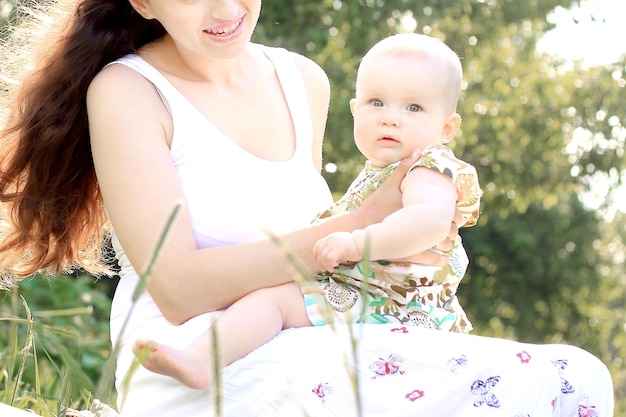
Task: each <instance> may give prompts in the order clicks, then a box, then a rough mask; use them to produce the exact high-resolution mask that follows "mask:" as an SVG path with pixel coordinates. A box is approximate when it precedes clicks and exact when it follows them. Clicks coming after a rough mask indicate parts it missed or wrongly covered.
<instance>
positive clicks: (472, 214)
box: [303, 145, 480, 333]
mask: <svg viewBox="0 0 626 417" xmlns="http://www.w3.org/2000/svg"><path fill="white" fill-rule="evenodd" d="M398 165H399V163H395V164H392V165H389V166H387V167H384V168H377V167H374V166H372V164H370V163H369V161H368V162H367V163H366V166H365V168H364V169H363V170H362V171H361V173H360V174H359V175H358V176H357V178H356V179H355V180H354V182H353V183H352V185H351V186H350V187H349V189H348V191H347V192H346V194H345V195H344V196H343V197H342V198H341V199H339V201H337V202H336V203H335V204H334V205H333V206H332V207H331V208H329V209H328V210H326V211H325V212H323V213H322V214H320V215H319V216H318V218H317V219H316V220H319V219H324V218H327V217H330V216H334V215H337V214H340V213H343V212H345V211H351V210H355V209H356V208H358V207H359V206H360V204H361V203H362V202H363V201H364V200H365V199H366V198H367V197H368V196H369V195H370V194H372V193H373V192H374V191H375V190H376V189H377V188H378V187H379V186H380V185H381V184H382V183H384V181H385V180H386V179H387V178H388V177H389V176H390V175H391V173H393V171H394V170H395V169H396V168H397V167H398ZM416 167H426V168H430V169H433V170H436V171H437V172H440V173H441V174H443V175H445V176H447V177H449V178H450V179H451V180H452V182H453V183H454V185H455V186H456V189H457V193H458V200H457V207H458V209H459V211H461V213H462V216H463V221H462V223H461V225H460V226H465V227H467V226H473V225H475V224H476V221H477V219H478V212H479V206H480V187H479V184H478V175H477V174H476V170H475V169H474V167H473V166H472V165H470V164H467V163H466V162H463V161H461V160H459V159H457V158H456V157H455V156H454V154H453V153H452V151H451V150H450V149H449V148H448V147H446V146H442V145H439V146H432V147H429V148H427V149H426V150H424V152H423V153H422V156H421V158H420V159H419V160H418V161H417V162H416V163H415V164H414V165H413V167H412V168H411V169H414V168H416ZM468 263H469V261H468V258H467V255H466V253H465V249H464V248H463V245H462V242H461V238H460V237H457V240H456V242H454V245H453V248H452V250H451V257H450V262H449V263H448V265H447V266H445V267H443V268H441V267H434V266H429V265H421V264H412V263H408V262H388V261H375V262H370V261H360V262H357V263H352V264H342V265H340V266H339V267H337V268H335V270H334V271H332V272H327V273H323V272H322V273H320V274H319V276H318V278H319V279H320V280H319V281H317V282H312V283H310V284H307V285H305V286H303V293H304V299H305V305H306V307H307V313H308V315H309V318H310V320H311V322H312V323H313V324H314V325H324V324H328V323H332V322H340V323H396V324H402V325H403V324H409V325H416V326H420V327H425V328H430V329H439V330H445V331H452V332H459V333H467V332H469V331H470V330H471V329H472V326H471V324H470V322H469V320H468V319H467V317H466V315H465V312H464V311H463V308H462V307H461V305H460V304H459V302H458V299H457V297H456V292H457V289H458V286H459V283H460V282H461V279H462V278H463V275H464V274H465V271H466V269H467V265H468Z"/></svg>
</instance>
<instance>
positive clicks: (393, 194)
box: [356, 150, 422, 227]
mask: <svg viewBox="0 0 626 417" xmlns="http://www.w3.org/2000/svg"><path fill="white" fill-rule="evenodd" d="M421 155H422V151H421V150H416V151H415V152H413V154H412V155H411V156H409V157H407V158H404V159H403V160H402V161H401V162H400V165H399V166H398V168H396V170H395V171H394V172H393V173H392V174H391V176H390V177H389V178H388V179H387V180H386V181H385V182H384V183H383V184H382V185H381V186H380V187H379V188H378V189H377V190H376V191H374V192H373V193H372V195H370V196H369V197H367V198H366V199H365V200H364V201H363V203H362V204H361V205H360V207H359V208H358V209H357V210H356V212H357V213H358V214H359V215H360V216H362V218H363V220H364V222H365V223H364V226H363V227H365V226H367V225H370V224H374V223H380V222H382V221H383V219H384V218H385V217H387V216H388V215H390V214H391V213H393V212H395V211H398V210H400V209H401V208H402V192H401V191H400V184H401V183H402V180H403V179H404V177H405V176H406V174H407V172H408V170H409V168H411V166H413V164H414V163H415V162H416V161H417V160H418V159H419V157H420V156H421Z"/></svg>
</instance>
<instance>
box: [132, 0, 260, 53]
mask: <svg viewBox="0 0 626 417" xmlns="http://www.w3.org/2000/svg"><path fill="white" fill-rule="evenodd" d="M130 1H131V4H132V5H133V7H135V9H136V10H137V11H138V12H139V13H140V14H142V15H143V16H144V17H146V18H148V19H156V20H158V21H159V22H160V23H161V24H162V25H163V27H164V28H165V30H167V32H168V34H169V35H170V36H171V37H172V39H173V40H174V42H175V43H176V45H177V47H178V48H180V49H181V50H185V51H189V52H191V53H194V54H199V55H205V56H210V57H214V58H222V59H229V58H233V57H235V56H237V55H238V54H240V53H241V51H243V49H244V48H245V47H246V45H247V44H248V42H249V41H250V38H251V37H252V32H253V31H254V28H255V26H256V24H257V21H258V19H259V15H260V12H261V0H130Z"/></svg>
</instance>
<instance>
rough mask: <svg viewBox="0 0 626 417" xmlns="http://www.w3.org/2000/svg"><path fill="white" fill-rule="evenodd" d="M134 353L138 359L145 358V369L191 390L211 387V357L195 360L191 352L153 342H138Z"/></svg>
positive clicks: (134, 345)
mask: <svg viewBox="0 0 626 417" xmlns="http://www.w3.org/2000/svg"><path fill="white" fill-rule="evenodd" d="M133 353H134V354H135V356H137V357H143V356H145V360H144V361H143V362H142V365H143V367H144V368H146V369H148V370H149V371H152V372H156V373H157V374H161V375H167V376H171V377H172V378H175V379H177V380H179V381H180V382H182V383H183V384H185V385H187V386H188V387H190V388H194V389H202V388H206V387H208V386H209V385H211V358H210V357H207V358H195V357H194V356H193V353H191V352H188V351H186V350H178V349H174V348H172V347H169V346H167V345H163V344H161V343H156V342H153V341H152V340H137V341H136V342H135V343H134V344H133ZM207 356H208V355H207Z"/></svg>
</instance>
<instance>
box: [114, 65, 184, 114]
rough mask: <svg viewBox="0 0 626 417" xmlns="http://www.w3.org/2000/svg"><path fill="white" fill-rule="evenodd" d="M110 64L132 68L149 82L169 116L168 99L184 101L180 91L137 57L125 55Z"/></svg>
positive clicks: (170, 109)
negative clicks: (176, 98) (154, 88)
mask: <svg viewBox="0 0 626 417" xmlns="http://www.w3.org/2000/svg"><path fill="white" fill-rule="evenodd" d="M111 64H122V65H125V66H127V67H129V68H132V69H134V70H135V71H137V72H138V73H139V74H141V75H142V76H143V77H144V78H146V79H147V80H148V81H150V82H151V83H152V84H154V86H155V87H156V89H157V92H158V93H159V95H160V96H161V100H163V103H164V104H165V107H167V110H168V111H169V112H170V114H171V113H172V108H171V106H170V103H169V100H168V97H170V98H175V97H178V98H182V99H183V101H186V99H185V98H184V97H183V96H182V94H181V93H180V91H178V90H177V89H176V87H174V85H173V84H172V83H171V82H170V81H169V80H168V79H167V78H165V76H164V75H163V74H161V73H160V72H159V71H158V70H157V69H156V68H154V67H153V66H152V65H150V64H149V63H148V62H147V61H145V60H144V59H143V58H141V57H140V56H139V55H126V56H124V57H122V58H120V59H118V60H117V61H114V62H111V63H110V64H107V66H109V65H111Z"/></svg>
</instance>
